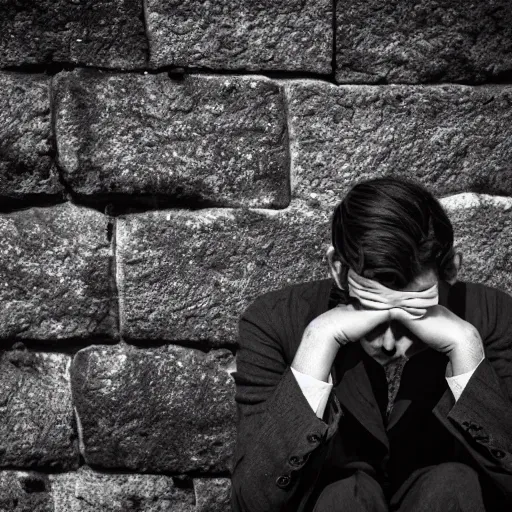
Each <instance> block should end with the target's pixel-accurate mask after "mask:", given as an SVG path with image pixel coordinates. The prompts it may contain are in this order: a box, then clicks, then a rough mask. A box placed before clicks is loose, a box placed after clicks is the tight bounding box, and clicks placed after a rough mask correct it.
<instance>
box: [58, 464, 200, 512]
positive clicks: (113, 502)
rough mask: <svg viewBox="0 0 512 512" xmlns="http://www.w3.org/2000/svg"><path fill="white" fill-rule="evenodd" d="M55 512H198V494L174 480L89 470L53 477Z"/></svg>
mask: <svg viewBox="0 0 512 512" xmlns="http://www.w3.org/2000/svg"><path fill="white" fill-rule="evenodd" d="M50 481H51V486H52V495H53V499H54V506H55V508H54V512H98V511H100V510H101V511H106V512H128V511H138V512H169V511H172V512H194V511H195V509H194V491H193V490H192V489H189V488H183V489H182V488H179V487H177V486H176V485H175V484H174V482H173V479H172V477H169V476H160V475H129V474H117V475H116V474H104V473H99V472H96V471H92V470H91V469H90V468H87V467H85V466H83V467H81V468H80V469H79V471H77V472H76V473H61V474H55V475H50Z"/></svg>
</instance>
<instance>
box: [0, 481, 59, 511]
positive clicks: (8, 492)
mask: <svg viewBox="0 0 512 512" xmlns="http://www.w3.org/2000/svg"><path fill="white" fill-rule="evenodd" d="M0 511H2V512H54V509H53V503H52V497H51V494H50V482H49V480H48V476H46V475H42V474H40V473H35V472H33V471H0Z"/></svg>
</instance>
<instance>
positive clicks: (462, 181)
mask: <svg viewBox="0 0 512 512" xmlns="http://www.w3.org/2000/svg"><path fill="white" fill-rule="evenodd" d="M286 94H287V98H288V102H289V112H290V121H289V125H290V127H289V129H290V141H291V155H292V156H291V162H292V177H291V183H292V196H294V197H302V198H304V199H306V200H308V201H309V202H310V203H312V204H319V205H321V206H324V207H326V208H329V209H330V208H332V207H333V206H334V205H335V204H337V203H338V202H339V201H340V200H341V198H342V197H343V196H344V195H345V193H346V192H347V190H348V188H349V187H350V186H351V185H352V184H353V183H355V182H356V181H359V180H363V179H369V178H372V177H376V176H382V175H394V176H402V177H407V178H412V179H415V180H418V181H420V182H422V183H423V184H425V185H426V186H427V187H428V188H429V189H430V190H431V191H432V192H434V193H435V194H436V195H440V196H442V195H447V194H452V193H457V192H470V191H474V192H484V193H491V194H499V195H508V194H512V164H511V162H512V108H511V107H512V87H510V86H484V87H476V88H475V87H469V86H461V85H443V86H416V87H411V86H399V85H397V86H385V87H382V86H380V87H378V86H351V85H347V86H334V85H330V84H326V83H322V82H320V81H313V80H301V81H290V82H288V85H287V86H286Z"/></svg>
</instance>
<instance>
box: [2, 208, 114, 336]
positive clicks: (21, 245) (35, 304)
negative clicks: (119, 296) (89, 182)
mask: <svg viewBox="0 0 512 512" xmlns="http://www.w3.org/2000/svg"><path fill="white" fill-rule="evenodd" d="M0 238H1V239H2V248H1V249H0V254H1V258H0V340H1V339H26V340H43V341H52V342H53V341H58V340H64V339H70V338H72V339H84V338H89V337H97V336H106V337H111V338H116V337H117V335H118V332H117V301H116V297H115V293H114V286H113V279H114V277H113V275H112V270H111V266H112V247H111V242H110V240H109V234H108V219H107V217H106V216H104V215H102V214H101V213H98V212H97V211H95V210H91V209H87V208H82V207H78V206H75V205H74V204H71V203H64V204H60V205H56V206H52V207H45V208H42V207H40V208H30V209H27V210H20V211H16V212H12V213H8V214H1V215H0Z"/></svg>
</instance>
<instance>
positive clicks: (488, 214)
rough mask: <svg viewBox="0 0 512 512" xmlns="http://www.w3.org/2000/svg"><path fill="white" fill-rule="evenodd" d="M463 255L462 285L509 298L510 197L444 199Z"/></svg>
mask: <svg viewBox="0 0 512 512" xmlns="http://www.w3.org/2000/svg"><path fill="white" fill-rule="evenodd" d="M442 204H443V206H444V207H445V208H446V210H447V211H448V213H449V216H450V219H451V221H452V223H453V229H454V232H455V247H456V248H457V249H458V250H460V251H461V252H462V267H461V270H460V274H459V277H460V279H461V280H462V281H472V282H476V283H483V284H487V285H489V286H493V287H495V288H499V289H501V290H503V291H506V292H508V293H509V294H512V197H496V196H494V197H493V196H488V195H485V194H481V195H478V194H471V193H465V194H458V195H456V196H451V197H447V198H444V199H443V200H442Z"/></svg>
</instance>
